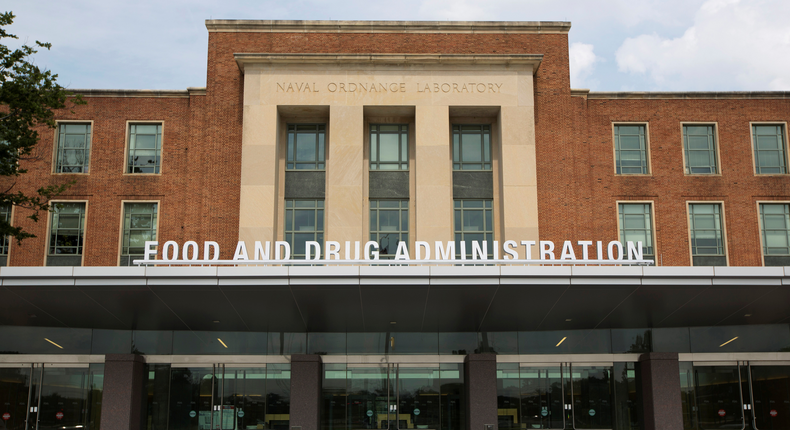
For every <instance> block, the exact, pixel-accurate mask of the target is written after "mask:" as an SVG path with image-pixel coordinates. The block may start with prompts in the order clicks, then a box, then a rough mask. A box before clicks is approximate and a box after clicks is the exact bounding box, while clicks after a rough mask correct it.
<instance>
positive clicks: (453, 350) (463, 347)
mask: <svg viewBox="0 0 790 430" xmlns="http://www.w3.org/2000/svg"><path fill="white" fill-rule="evenodd" d="M477 336H478V335H477V333H475V332H471V333H439V354H448V355H458V354H460V355H466V354H474V353H475V352H477V350H478V348H479V343H478V340H477Z"/></svg>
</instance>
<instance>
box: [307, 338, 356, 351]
mask: <svg viewBox="0 0 790 430" xmlns="http://www.w3.org/2000/svg"><path fill="white" fill-rule="evenodd" d="M307 353H308V354H318V355H327V354H345V353H346V334H345V333H308V334H307Z"/></svg>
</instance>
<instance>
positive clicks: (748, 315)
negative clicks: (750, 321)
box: [744, 314, 752, 317]
mask: <svg viewBox="0 0 790 430" xmlns="http://www.w3.org/2000/svg"><path fill="white" fill-rule="evenodd" d="M744 316H745V317H750V316H752V314H746V315H744Z"/></svg>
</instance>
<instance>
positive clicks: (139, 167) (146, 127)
mask: <svg viewBox="0 0 790 430" xmlns="http://www.w3.org/2000/svg"><path fill="white" fill-rule="evenodd" d="M161 161H162V124H131V125H129V157H128V160H127V163H126V165H127V167H126V173H159V167H160V166H161Z"/></svg>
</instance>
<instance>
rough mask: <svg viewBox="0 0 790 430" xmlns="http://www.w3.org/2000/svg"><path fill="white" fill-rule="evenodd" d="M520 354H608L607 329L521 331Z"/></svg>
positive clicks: (610, 342)
mask: <svg viewBox="0 0 790 430" xmlns="http://www.w3.org/2000/svg"><path fill="white" fill-rule="evenodd" d="M518 349H519V353H520V354H610V353H611V352H612V338H611V334H610V333H609V330H572V331H521V332H519V333H518Z"/></svg>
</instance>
